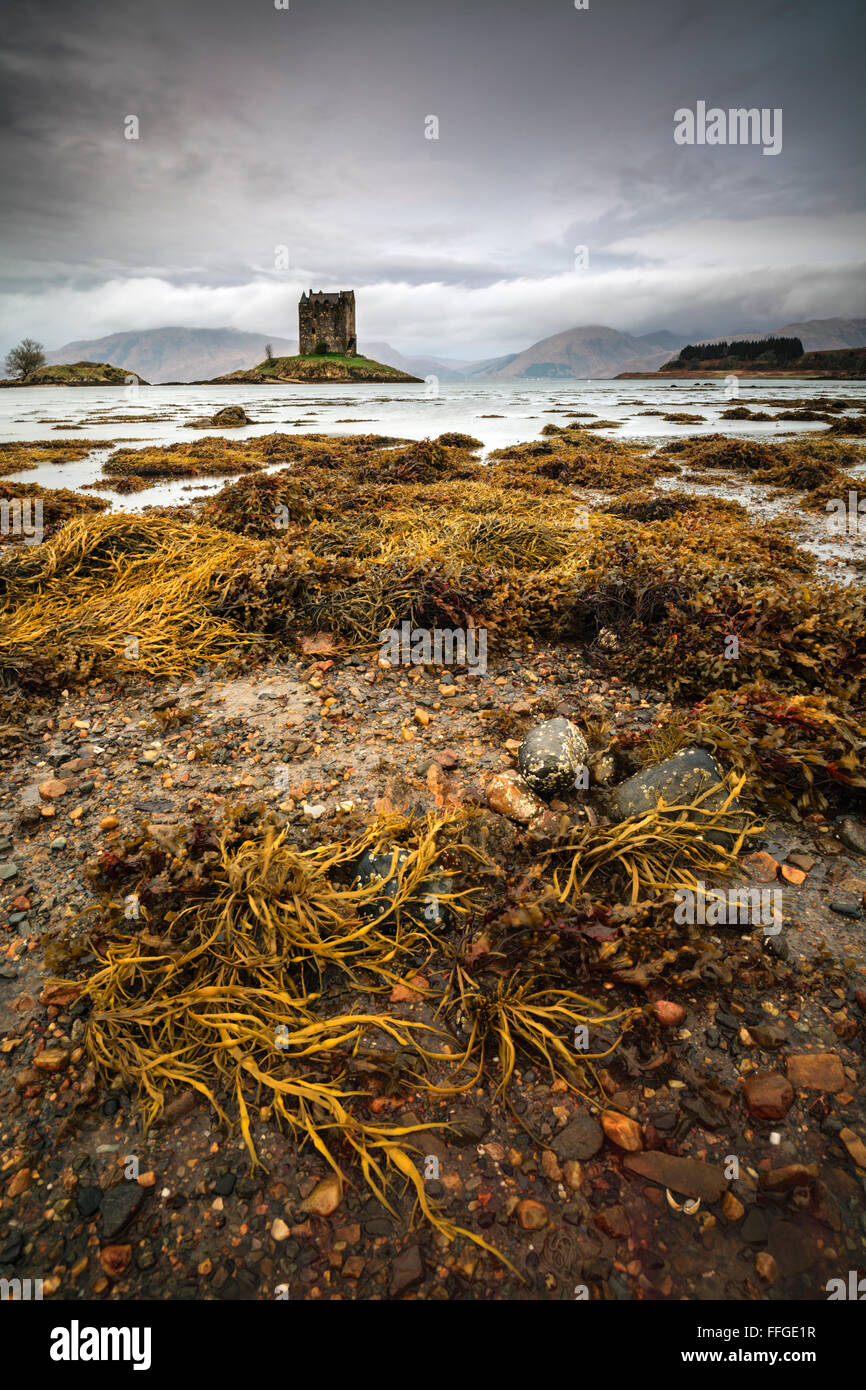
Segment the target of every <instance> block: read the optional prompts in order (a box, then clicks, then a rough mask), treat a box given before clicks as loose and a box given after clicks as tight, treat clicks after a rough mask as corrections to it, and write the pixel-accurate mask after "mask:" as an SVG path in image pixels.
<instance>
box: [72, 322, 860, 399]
mask: <svg viewBox="0 0 866 1390" xmlns="http://www.w3.org/2000/svg"><path fill="white" fill-rule="evenodd" d="M770 335H778V336H780V337H798V338H800V339H801V340H802V343H803V348H804V350H805V351H806V352H819V351H826V350H839V349H843V348H856V347H864V346H866V319H863V318H853V319H844V318H827V319H808V320H805V321H804V322H802V323H789V324H785V325H784V326H783V327H780V328H769V329H765V330H763V331H761V330H751V331H747V332H743V333H737V334H735V335H731V334H727V335H722V336H727V337H731V336H734V337H737V338H762V337H767V336H770ZM709 341H713V339H709V338H703V337H697V336H696V335H688V334H677V333H673V332H671V331H670V330H668V329H658V330H656V331H653V332H650V333H641V334H632V333H625V332H622V331H621V330H619V329H617V328H610V327H608V326H607V325H605V324H587V325H582V326H579V327H576V328H570V329H566V330H565V331H563V332H560V333H555V334H553V335H552V336H551V337H548V338H541V339H539V341H538V342H535V343H532V344H530V346H529V347H527V348H524V349H523V350H522V351H521V352H511V353H505V354H503V355H502V356H498V357H492V358H491V357H489V358H485V359H483V360H481V361H477V362H471V361H469V362H467V361H463V360H461V359H459V358H451V357H439V356H433V355H426V354H422V355H418V356H413V355H412V354H411V353H402V352H400V351H399V350H398V349H397V348H394V347H392V346H391V344H390V343H385V342H366V341H365V342H363V343H362V344H361V345H360V346H359V351H361V352H362V353H363V354H364V355H365V356H368V357H371V358H372V359H373V360H375V361H377V362H383V363H385V364H386V365H387V366H389V367H396V368H397V369H398V370H400V371H403V372H408V373H410V374H411V375H412V376H418V377H426V376H437V377H439V378H440V379H441V380H443V381H456V380H466V379H470V380H478V379H486V380H498V381H518V380H529V381H531V380H534V379H543V378H550V377H554V378H556V377H561V378H563V379H566V380H573V379H577V380H586V379H592V378H595V379H604V378H608V377H614V376H617V375H618V374H619V373H620V372H631V371H639V372H640V371H644V372H647V371H655V370H657V369H658V368H659V367H661V366H663V365H664V363H665V362H667V361H669V360H670V358H671V357H672V356H674V355H675V354H676V353H677V352H678V351H679V350H680V348H682V347H685V345H686V344H687V343H688V342H693V343H694V342H709ZM268 343H270V345H271V347H272V349H273V352H274V355H275V356H277V357H292V356H294V355H295V354H296V353H297V351H298V343H297V341H296V340H293V339H289V338H279V337H275V336H273V335H270V334H267V333H248V332H244V331H242V330H240V329H237V328H186V327H182V326H174V327H166V328H149V329H142V330H132V331H129V332H125V333H112V334H109V335H108V336H106V337H103V338H90V339H79V340H77V341H75V342H70V343H65V344H64V345H63V347H60V348H57V349H55V350H54V351H52V352H47V353H46V354H45V358H46V362H47V363H48V364H49V365H52V366H53V365H58V364H60V363H66V362H77V361H82V360H87V361H91V362H110V363H112V364H113V365H114V366H116V367H125V368H127V369H128V370H129V371H132V372H136V373H137V374H138V375H139V376H141V377H143V378H144V379H145V380H147V381H150V382H153V384H154V385H158V384H160V383H163V382H168V381H178V382H180V381H208V380H210V379H211V378H213V377H217V376H225V375H227V374H228V373H229V372H234V371H241V370H244V369H246V368H250V367H253V366H256V365H257V364H258V363H259V362H262V361H263V360H264V357H265V347H266V345H267V344H268Z"/></svg>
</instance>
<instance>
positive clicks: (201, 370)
mask: <svg viewBox="0 0 866 1390" xmlns="http://www.w3.org/2000/svg"><path fill="white" fill-rule="evenodd" d="M266 343H270V344H271V346H272V348H273V350H274V356H275V357H291V356H293V354H294V353H296V352H297V350H298V344H297V342H292V341H291V340H290V339H288V338H274V337H272V336H269V335H268V334H267V333H242V332H240V331H239V330H238V329H237V328H147V329H144V330H142V331H141V332H133V333H112V334H111V335H110V336H109V337H107V338H91V339H87V340H83V341H81V342H75V343H66V344H64V346H63V347H61V348H57V350H56V351H54V352H47V353H46V354H45V360H46V362H47V363H48V364H49V365H55V364H57V363H59V362H78V361H80V360H81V359H82V358H86V359H88V361H91V362H113V363H115V365H116V366H118V367H128V368H129V369H130V370H131V371H133V372H137V373H138V375H139V376H143V377H145V378H146V379H147V380H148V381H152V382H153V383H154V384H156V383H158V382H160V381H206V380H210V378H211V377H215V376H224V375H225V374H226V373H228V372H234V371H237V370H239V369H241V368H243V367H251V366H253V365H254V364H255V363H256V362H261V360H262V358H263V357H264V355H265V344H266Z"/></svg>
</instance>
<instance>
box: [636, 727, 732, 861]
mask: <svg viewBox="0 0 866 1390" xmlns="http://www.w3.org/2000/svg"><path fill="white" fill-rule="evenodd" d="M724 782H725V774H724V771H723V769H722V767H721V766H720V765H719V763H718V762H717V761H716V759H715V758H714V757H713V755H712V753H708V752H707V750H706V749H705V748H681V749H680V751H679V752H678V753H675V754H674V755H673V757H672V758H667V759H666V760H665V761H664V762H663V763H658V764H657V765H656V766H655V767H645V768H643V769H642V770H641V771H640V772H636V773H635V775H634V776H633V777H629V779H628V781H626V782H622V783H621V784H620V785H619V786H618V787H615V788H614V790H613V792H612V793H611V799H610V813H611V816H612V817H613V819H614V820H626V819H627V817H628V816H638V815H643V813H644V812H645V811H651V810H652V809H653V808H654V807H655V806H656V805H657V804H658V802H659V800H664V801H665V802H666V804H667V805H668V806H692V805H694V803H695V802H696V801H697V800H698V798H699V797H704V799H703V800H702V801H701V803H700V808H701V810H703V811H718V810H720V809H721V808H722V806H724V804H725V802H726V800H727V798H728V789H727V787H726V786H725V785H724ZM705 793H709V795H706V796H705ZM739 810H740V806H739V802H738V801H736V800H734V801H732V802H731V804H730V806H729V808H728V812H729V814H730V816H731V819H732V820H733V821H734V823H735V824H737V823H738V821H737V820H736V819H735V818H736V817H737V813H738V812H739ZM702 833H703V834H704V836H705V838H706V839H707V840H710V841H711V842H712V843H713V844H717V845H722V846H724V847H725V848H731V847H732V846H733V844H734V836H733V835H731V834H729V833H728V832H727V831H724V830H714V829H707V830H705V831H703V832H702Z"/></svg>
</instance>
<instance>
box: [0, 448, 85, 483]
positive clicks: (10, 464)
mask: <svg viewBox="0 0 866 1390" xmlns="http://www.w3.org/2000/svg"><path fill="white" fill-rule="evenodd" d="M104 447H105V446H104V444H103V443H101V442H100V441H99V440H98V439H62V440H60V439H36V440H29V441H27V442H26V443H25V442H23V441H20V440H15V439H13V440H11V441H10V440H7V441H5V442H3V443H0V474H2V475H7V474H9V473H23V472H24V471H25V470H27V469H31V468H38V467H39V465H40V464H44V463H71V462H73V460H75V459H83V458H86V457H87V455H88V454H90V453H92V452H93V450H94V449H101V448H104Z"/></svg>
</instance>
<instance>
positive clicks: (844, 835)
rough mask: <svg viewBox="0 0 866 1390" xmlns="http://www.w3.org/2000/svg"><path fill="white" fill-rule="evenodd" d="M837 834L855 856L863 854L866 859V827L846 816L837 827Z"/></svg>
mask: <svg viewBox="0 0 866 1390" xmlns="http://www.w3.org/2000/svg"><path fill="white" fill-rule="evenodd" d="M836 834H837V835H838V837H839V839H840V840H841V841H842V843H843V844H845V845H847V846H848V848H849V849H853V851H854V853H855V854H862V855H863V856H864V858H866V825H861V824H860V822H859V821H856V820H852V819H851V817H850V816H846V817H845V819H844V820H841V821H840V822H839V824H838V825H837V826H836Z"/></svg>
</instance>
